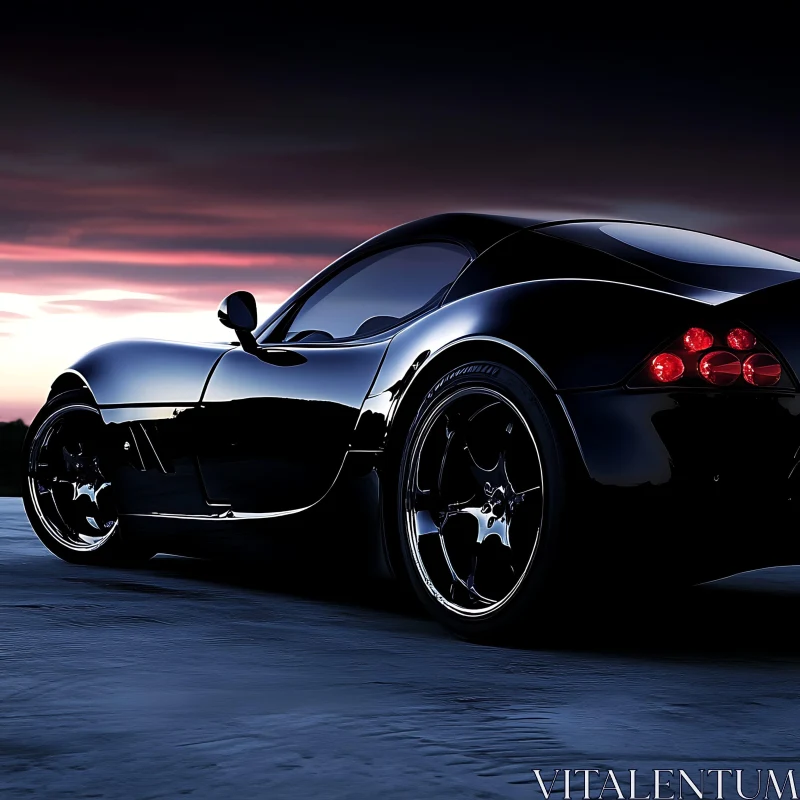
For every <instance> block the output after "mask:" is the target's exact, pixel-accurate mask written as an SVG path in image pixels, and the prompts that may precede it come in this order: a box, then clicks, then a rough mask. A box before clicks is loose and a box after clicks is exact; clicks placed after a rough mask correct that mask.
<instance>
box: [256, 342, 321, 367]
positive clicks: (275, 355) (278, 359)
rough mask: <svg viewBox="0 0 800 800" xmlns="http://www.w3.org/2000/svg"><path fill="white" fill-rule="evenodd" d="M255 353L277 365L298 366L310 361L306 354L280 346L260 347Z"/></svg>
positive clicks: (261, 358)
mask: <svg viewBox="0 0 800 800" xmlns="http://www.w3.org/2000/svg"><path fill="white" fill-rule="evenodd" d="M253 355H255V356H256V357H257V358H259V359H260V360H261V361H264V362H266V363H267V364H272V365H274V366H276V367H297V366H299V365H300V364H305V363H306V361H308V359H307V358H306V357H305V356H304V355H301V354H300V353H297V352H295V351H294V350H282V349H281V348H279V347H259V348H258V350H257V351H256V352H255V353H254V354H253Z"/></svg>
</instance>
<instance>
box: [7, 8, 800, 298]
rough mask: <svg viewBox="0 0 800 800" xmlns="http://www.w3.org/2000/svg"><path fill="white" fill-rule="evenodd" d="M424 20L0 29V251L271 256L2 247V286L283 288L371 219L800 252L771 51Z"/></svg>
mask: <svg viewBox="0 0 800 800" xmlns="http://www.w3.org/2000/svg"><path fill="white" fill-rule="evenodd" d="M426 30H427V33H425V34H420V33H419V31H413V30H411V29H409V28H404V27H403V26H402V25H398V26H396V27H394V26H393V27H392V29H391V30H390V31H389V30H387V28H386V27H385V26H384V27H372V28H365V27H364V26H356V27H348V28H347V29H336V30H335V31H334V30H333V29H330V28H326V27H324V26H321V27H318V28H316V29H315V28H314V27H313V26H312V27H309V26H308V25H305V26H303V27H302V28H300V27H297V26H288V25H284V24H281V23H280V22H279V21H273V22H272V24H270V25H267V26H257V28H256V30H254V31H252V32H251V31H248V30H247V28H246V27H244V28H243V27H241V26H240V27H239V28H238V29H235V30H228V31H224V30H221V29H218V28H216V27H215V26H214V25H213V24H211V23H210V22H209V21H206V22H192V23H190V24H189V23H187V27H186V29H185V30H184V31H183V32H178V33H176V32H175V31H174V30H173V31H169V32H167V31H165V32H164V33H163V35H160V34H158V33H154V32H152V31H151V32H150V33H147V32H144V31H142V30H137V29H136V28H135V26H134V27H133V28H131V29H130V30H128V29H125V31H127V32H125V31H123V32H122V33H121V32H120V30H105V31H103V30H102V29H97V28H91V27H90V28H86V29H84V28H81V27H79V26H74V27H73V28H71V29H69V30H68V31H66V33H65V32H63V31H62V32H61V33H59V32H54V31H44V32H42V31H39V32H30V33H25V32H22V33H17V34H9V35H7V36H5V37H4V38H3V39H2V40H0V45H2V46H0V104H2V107H3V109H4V123H3V126H2V130H0V244H2V243H7V244H8V243H11V244H29V245H51V246H57V247H63V248H84V249H87V248H88V249H98V250H109V251H117V252H123V251H128V252H153V251H157V252H163V253H167V252H187V253H200V254H202V253H203V252H226V253H232V254H235V253H260V254H274V255H275V256H276V257H277V259H278V263H280V264H282V266H280V267H278V268H275V269H273V268H270V269H266V268H264V269H261V270H260V271H258V272H256V271H251V270H249V269H248V270H242V269H241V268H240V267H238V266H235V265H233V264H228V265H225V266H222V265H217V267H216V268H215V269H212V265H207V266H204V262H203V260H202V259H203V256H202V255H199V256H198V257H197V259H198V260H197V263H196V264H195V265H194V266H195V268H194V269H191V270H189V269H188V268H186V269H185V268H180V269H178V268H175V267H174V266H173V265H171V263H170V261H169V259H165V261H164V263H162V264H156V263H149V264H147V265H130V264H125V263H116V262H114V261H113V260H109V261H106V262H94V263H81V262H80V261H78V260H73V261H72V262H70V263H69V264H63V263H59V264H52V263H49V262H47V261H46V260H42V261H41V262H39V263H29V262H26V263H25V264H24V265H20V264H17V263H16V262H13V261H12V262H10V263H9V262H3V261H0V291H2V290H5V291H11V290H12V289H10V288H9V287H10V286H15V287H18V286H19V285H20V283H19V281H20V280H21V279H27V280H29V281H30V287H31V291H36V292H38V293H45V289H46V290H47V291H49V288H47V287H49V286H50V285H51V284H52V285H54V286H58V287H61V288H63V289H64V290H65V291H67V290H68V285H69V284H70V282H72V283H73V284H75V285H77V284H81V285H84V284H89V283H90V282H92V281H94V282H96V285H98V286H100V285H102V286H110V285H113V286H122V285H128V286H130V287H133V288H136V290H137V291H150V290H152V291H153V292H155V293H157V292H158V291H159V289H158V287H161V290H164V291H173V290H177V288H178V287H180V286H185V287H186V292H187V294H188V295H190V296H191V295H193V294H194V295H198V296H200V295H203V293H204V291H205V290H204V289H203V287H210V286H212V285H213V286H214V287H215V289H214V290H215V291H216V287H221V286H222V285H224V284H238V285H248V283H247V282H249V284H250V285H255V286H257V287H261V286H263V287H266V286H268V285H269V286H272V287H273V289H274V291H275V292H283V291H288V290H289V289H290V287H294V286H296V285H298V284H299V283H302V282H303V280H305V279H306V278H307V277H308V276H309V275H310V274H311V273H312V272H313V271H314V270H316V269H318V268H319V267H321V266H323V265H324V264H325V263H327V262H328V261H330V260H331V259H332V258H334V257H336V256H338V255H339V254H340V253H342V252H344V251H346V250H348V249H350V248H351V247H352V246H354V245H355V244H356V243H358V242H359V241H361V240H363V239H366V238H368V237H369V236H372V235H374V234H375V233H377V232H379V231H380V230H382V229H385V228H387V227H390V226H392V225H396V224H398V223H400V222H403V221H405V220H407V219H412V218H415V217H419V216H423V215H425V214H428V213H435V212H439V211H444V210H456V209H462V210H495V211H512V212H515V213H529V214H531V215H534V216H535V215H537V214H540V213H545V214H547V213H548V212H550V211H551V210H558V211H560V212H563V213H564V214H567V215H576V216H584V215H598V216H600V215H604V216H627V217H633V218H644V219H651V220H653V221H663V222H667V223H670V224H679V225H686V226H687V227H696V228H700V229H704V230H709V231H711V232H718V233H722V234H725V235H729V236H733V237H735V238H743V239H746V240H749V241H752V242H754V243H756V244H761V245H765V246H773V247H776V248H777V249H784V250H788V252H792V253H796V254H798V253H800V240H798V236H797V234H796V232H795V231H796V222H795V221H796V219H797V216H798V213H800V194H799V193H798V191H797V188H796V186H797V185H798V179H800V160H799V159H798V156H797V154H796V146H795V143H796V141H797V138H798V135H800V115H799V114H798V112H797V111H796V109H795V107H794V104H793V103H791V102H789V100H788V98H790V97H793V96H794V94H796V90H797V88H798V87H797V81H798V78H797V74H798V73H797V71H796V70H795V69H794V65H793V62H792V56H791V54H790V53H788V52H783V49H782V48H772V47H771V48H763V49H761V50H759V49H754V46H748V48H747V50H746V52H745V51H737V52H734V51H736V48H735V47H724V48H723V47H722V46H721V45H715V44H714V43H713V42H711V43H710V42H709V41H707V40H703V41H701V40H691V39H687V40H680V41H669V42H666V41H659V40H651V39H636V40H630V39H625V40H614V39H608V38H602V39H601V40H599V41H598V40H597V39H596V40H595V41H594V42H593V41H592V39H583V38H580V37H577V36H571V37H570V38H569V39H561V40H559V39H558V38H556V37H553V36H551V35H550V34H551V32H550V31H548V32H547V35H544V33H543V32H541V31H540V30H538V29H537V28H532V27H529V26H524V25H519V26H515V25H509V24H508V22H505V23H504V25H503V26H501V27H499V28H491V27H487V28H485V29H482V30H480V31H479V30H478V29H475V28H472V29H470V28H468V27H464V28H459V27H458V26H454V25H452V24H451V25H450V26H449V27H448V26H444V27H441V26H439V27H437V26H436V25H435V24H434V23H433V22H431V24H430V26H428V27H427V28H426ZM292 257H297V258H296V259H295V260H292ZM34 283H35V287H36V288H35V289H34V288H33V286H34ZM147 287H150V289H148V288H147ZM13 290H14V291H16V290H18V289H13ZM60 290H61V289H59V291H60Z"/></svg>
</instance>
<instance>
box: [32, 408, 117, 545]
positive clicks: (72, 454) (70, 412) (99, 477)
mask: <svg viewBox="0 0 800 800" xmlns="http://www.w3.org/2000/svg"><path fill="white" fill-rule="evenodd" d="M102 442H103V420H102V418H101V416H100V412H99V411H98V410H97V409H96V408H94V407H92V406H89V405H83V404H74V405H67V406H64V407H63V408H59V409H57V410H56V411H54V412H53V413H52V414H51V415H50V416H49V417H47V419H45V420H44V422H42V424H41V426H40V427H39V429H38V431H36V434H35V435H34V437H33V440H32V442H31V447H30V451H29V455H28V476H27V478H28V492H29V493H30V498H31V501H32V503H33V508H34V510H35V513H36V515H37V516H38V518H39V520H40V521H41V523H42V525H43V526H44V527H45V529H46V530H47V532H48V533H49V534H50V535H51V536H52V537H53V539H55V541H56V542H58V543H59V544H61V545H63V546H64V547H66V548H68V549H70V550H74V551H77V552H86V551H91V550H97V549H98V548H100V547H102V545H103V544H105V542H106V541H108V539H109V538H110V537H111V536H112V535H113V533H114V531H115V530H116V529H117V526H118V525H119V519H118V516H117V511H116V508H115V505H114V500H113V498H112V490H111V482H110V481H109V480H108V479H107V477H106V475H105V472H106V471H107V470H106V466H105V464H104V452H103V447H102Z"/></svg>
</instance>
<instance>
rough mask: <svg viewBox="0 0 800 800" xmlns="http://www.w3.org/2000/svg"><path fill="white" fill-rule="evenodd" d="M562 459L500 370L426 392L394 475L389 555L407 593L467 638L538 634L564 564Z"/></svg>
mask: <svg viewBox="0 0 800 800" xmlns="http://www.w3.org/2000/svg"><path fill="white" fill-rule="evenodd" d="M566 484H567V479H566V468H565V455H564V448H563V446H562V443H561V442H560V437H559V434H558V432H557V430H556V428H555V427H554V426H553V425H552V424H551V420H550V418H549V417H548V413H547V411H546V410H545V408H544V406H543V405H542V403H541V402H540V400H539V399H538V397H537V395H536V393H535V392H534V391H533V389H532V388H531V386H530V385H529V384H528V383H527V382H526V381H525V380H524V379H523V378H522V377H521V376H520V375H519V374H517V373H516V372H515V371H513V370H511V369H509V368H508V367H507V366H504V365H502V364H498V363H491V362H474V363H471V364H464V365H462V366H460V367H459V368H457V369H454V370H452V371H451V372H449V373H448V374H447V375H444V376H442V378H441V379H440V380H439V381H437V383H436V385H435V386H434V387H433V388H432V389H431V390H430V391H429V392H428V394H427V395H426V397H425V399H424V400H423V403H422V405H421V408H420V409H419V412H418V414H417V415H416V419H415V420H414V421H413V423H412V424H411V428H410V431H409V433H408V436H407V439H406V442H405V447H404V450H403V454H402V459H401V464H400V480H399V487H398V488H399V494H398V503H397V513H398V526H397V528H398V531H399V533H400V539H401V541H400V549H401V550H402V554H403V560H404V562H405V567H406V573H407V574H408V576H409V578H410V581H411V584H412V586H413V588H414V590H415V593H416V594H417V596H418V597H419V599H420V600H421V601H422V603H423V605H425V606H426V607H427V608H428V610H429V611H430V612H431V614H432V615H433V616H434V617H436V618H437V619H438V620H439V621H440V622H442V623H444V624H445V625H446V626H448V627H449V628H451V629H452V630H454V631H456V632H457V633H459V634H461V635H463V636H466V637H469V638H478V639H480V638H492V637H496V636H503V635H506V634H508V633H511V632H517V631H520V630H521V629H523V628H525V627H526V626H528V627H531V626H535V625H537V620H539V619H540V618H541V616H542V613H543V611H542V604H543V603H544V602H545V599H544V598H545V593H546V590H547V589H548V587H550V586H552V584H553V581H554V580H557V579H558V573H559V572H560V571H561V566H562V565H563V549H564V548H563V542H562V541H560V539H561V537H562V528H563V520H564V516H565V503H566Z"/></svg>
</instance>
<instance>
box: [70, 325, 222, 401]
mask: <svg viewBox="0 0 800 800" xmlns="http://www.w3.org/2000/svg"><path fill="white" fill-rule="evenodd" d="M231 349H232V346H231V345H227V344H188V343H183V342H164V341H160V340H157V339H134V340H129V341H121V342H112V343H110V344H104V345H101V346H100V347H97V348H95V349H94V350H90V351H89V352H88V353H87V354H86V355H84V356H83V357H82V358H80V359H79V360H78V361H76V362H75V363H74V364H73V365H72V366H71V367H70V368H69V369H68V370H67V372H68V373H69V374H73V375H77V376H78V377H80V378H81V379H82V380H83V382H84V383H85V384H86V385H87V386H88V387H89V389H90V390H91V392H92V394H93V395H94V398H95V400H96V401H97V404H98V405H99V406H101V407H102V406H113V405H139V404H153V405H171V404H176V405H187V404H192V403H199V402H200V399H201V397H202V394H203V389H204V387H205V385H206V381H207V379H208V376H209V374H210V373H211V371H212V370H213V368H214V366H215V365H216V363H217V361H219V359H220V358H221V357H222V356H223V355H224V354H225V353H227V352H228V351H229V350H231Z"/></svg>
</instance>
